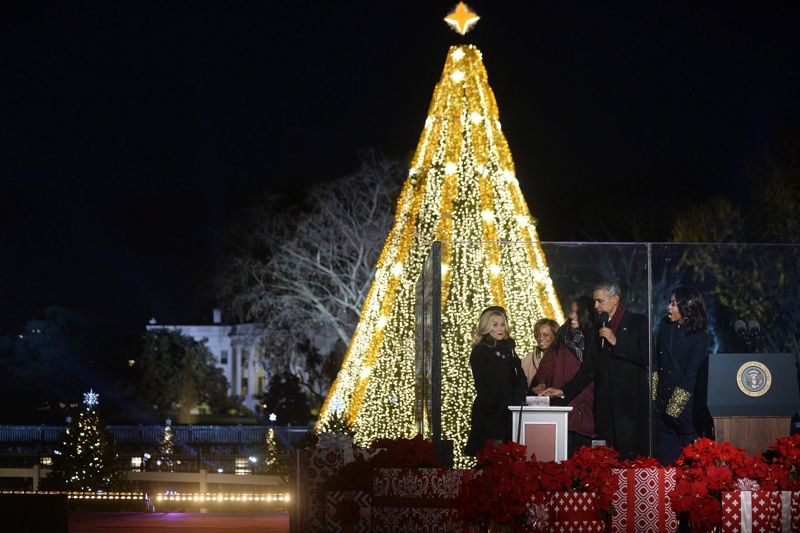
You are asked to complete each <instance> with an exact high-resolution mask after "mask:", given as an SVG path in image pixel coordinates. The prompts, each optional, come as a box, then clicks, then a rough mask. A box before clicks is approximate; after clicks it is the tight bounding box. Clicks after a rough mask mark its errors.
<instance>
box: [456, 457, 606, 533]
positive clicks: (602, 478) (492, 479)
mask: <svg viewBox="0 0 800 533" xmlns="http://www.w3.org/2000/svg"><path fill="white" fill-rule="evenodd" d="M526 455H527V453H526V448H525V446H523V445H521V444H517V443H514V442H509V443H506V444H499V445H497V447H494V446H493V445H492V444H491V443H489V444H487V446H486V448H485V449H484V450H483V451H482V452H481V453H479V454H478V456H477V463H478V464H477V467H476V469H475V471H474V474H473V476H472V477H471V478H469V479H467V480H466V481H465V482H464V483H462V484H461V487H460V492H459V512H460V515H461V517H462V518H463V519H464V520H467V521H470V522H474V523H477V524H480V525H481V526H483V527H487V528H495V529H496V530H500V531H514V532H517V531H538V530H539V528H540V527H541V526H542V523H541V518H542V517H541V516H540V514H538V511H537V509H536V505H535V503H534V500H533V498H534V493H536V492H540V491H543V492H593V493H595V494H596V495H597V501H598V506H599V508H600V509H601V512H605V513H609V514H613V513H614V506H613V505H612V503H611V498H612V496H613V494H614V492H615V491H616V490H617V487H618V480H617V478H616V476H614V475H613V474H612V471H611V469H612V468H614V467H617V466H619V463H617V457H618V456H619V452H617V451H616V450H614V449H613V448H608V447H605V446H598V447H596V448H589V447H585V448H581V449H580V450H578V451H577V452H575V454H574V455H573V456H572V457H571V458H569V459H567V460H566V461H562V462H561V463H557V462H555V461H536V457H535V456H533V457H532V458H531V460H530V461H528V460H526Z"/></svg>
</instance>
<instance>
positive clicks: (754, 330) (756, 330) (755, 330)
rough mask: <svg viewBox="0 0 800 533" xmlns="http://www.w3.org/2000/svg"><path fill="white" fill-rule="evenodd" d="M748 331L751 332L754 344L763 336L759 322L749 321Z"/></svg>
mask: <svg viewBox="0 0 800 533" xmlns="http://www.w3.org/2000/svg"><path fill="white" fill-rule="evenodd" d="M747 331H749V332H750V338H751V339H752V342H756V341H758V337H759V336H760V335H761V326H759V325H758V322H756V321H755V320H751V321H749V322H748V323H747Z"/></svg>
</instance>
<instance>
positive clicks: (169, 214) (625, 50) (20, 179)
mask: <svg viewBox="0 0 800 533" xmlns="http://www.w3.org/2000/svg"><path fill="white" fill-rule="evenodd" d="M455 3H456V2H440V1H434V0H425V1H422V0H419V1H409V2H396V3H390V2H376V1H371V2H326V3H324V4H323V5H321V6H320V5H319V4H321V3H318V2H276V1H258V2H256V1H251V2H236V1H225V2H222V1H220V2H201V1H191V2H189V1H185V2H167V1H158V2H156V1H153V2H146V1H136V2H120V1H113V2H108V1H98V2H77V1H69V2H45V3H39V2H28V1H26V2H15V3H14V5H12V6H11V7H8V6H6V7H4V8H3V10H2V12H0V43H1V44H2V54H1V55H0V68H1V69H2V80H3V81H2V85H0V113H2V119H0V183H2V208H0V253H2V261H1V262H0V333H7V332H9V331H11V330H13V329H14V328H16V327H18V326H19V325H21V324H22V323H24V322H25V321H26V320H27V319H28V318H30V317H31V316H32V315H33V313H34V312H36V311H37V310H38V309H41V308H42V307H43V306H44V305H47V304H54V305H59V306H62V307H66V308H69V309H76V310H82V311H86V312H89V313H93V314H98V315H102V316H105V317H107V318H110V319H112V320H114V321H116V322H117V323H119V324H124V325H125V326H126V327H127V326H129V327H133V328H143V326H144V324H145V323H146V322H147V320H148V319H150V318H151V317H155V318H156V319H157V320H158V322H160V323H165V324H166V323H189V322H198V321H208V320H209V318H210V315H211V309H210V308H209V304H208V302H207V301H206V300H204V299H203V298H202V297H201V296H200V291H199V288H200V287H201V285H202V283H203V282H204V280H207V279H208V277H209V276H210V275H211V274H212V272H213V267H214V264H215V261H217V260H218V259H219V257H218V250H219V248H218V242H219V241H218V235H219V233H220V232H221V231H223V230H224V229H225V227H226V224H227V222H228V221H229V220H230V219H231V217H232V216H235V214H236V213H237V212H238V211H241V210H243V209H245V208H246V207H247V206H248V205H249V204H250V203H251V202H252V201H253V198H254V197H255V196H257V195H259V194H261V193H264V192H268V191H271V192H279V191H292V190H296V189H297V188H298V187H302V186H305V185H309V184H312V183H314V182H317V181H323V180H331V179H335V178H337V177H340V176H342V175H345V174H348V173H350V172H352V171H353V170H355V169H356V168H357V166H358V158H357V154H358V151H359V150H360V149H364V148H375V149H378V150H380V151H382V152H383V153H384V154H385V155H387V156H390V157H397V158H402V159H405V158H407V157H408V156H409V154H410V153H411V152H413V150H414V149H415V148H416V143H417V140H418V138H419V135H420V133H421V131H422V126H423V123H424V120H425V117H426V114H427V109H428V105H429V103H430V99H431V96H432V93H433V88H434V85H435V84H436V82H437V81H438V80H439V77H440V75H441V71H442V68H443V66H444V60H445V56H446V53H447V50H448V47H449V46H451V45H454V44H460V43H471V44H475V45H476V46H478V48H479V49H480V50H481V51H482V52H483V59H484V64H485V65H486V68H487V71H488V74H489V83H490V85H491V86H492V88H493V89H494V92H495V96H496V98H497V101H498V105H499V109H500V119H501V122H502V124H503V131H504V133H505V135H506V138H507V139H508V141H509V144H510V147H511V151H512V154H513V155H514V160H515V163H516V170H517V175H518V177H519V180H520V185H521V187H522V190H523V193H524V194H525V196H526V199H527V201H528V204H529V206H530V209H531V212H532V214H533V215H534V216H535V217H537V218H538V219H539V221H540V223H539V235H540V237H541V239H542V240H544V241H556V240H575V239H576V237H575V236H576V235H578V234H580V233H579V232H578V231H577V230H578V229H579V228H576V227H575V226H576V225H588V224H591V221H592V220H593V218H595V217H599V218H603V219H604V220H609V219H613V218H615V217H618V216H619V215H618V214H619V213H621V212H629V211H630V210H633V209H641V208H642V207H643V206H644V207H645V208H648V207H649V206H660V207H662V208H663V207H664V206H672V205H674V206H675V207H676V209H677V208H679V207H681V206H683V205H684V204H687V203H691V202H693V201H697V200H701V199H703V198H706V197H708V196H709V195H711V194H715V193H719V194H726V195H730V196H732V197H734V198H735V199H737V201H740V202H744V201H746V194H747V186H746V176H747V171H748V168H749V167H751V166H752V165H753V163H754V162H757V161H758V160H759V159H760V158H761V157H762V155H763V153H764V152H765V150H766V149H767V148H769V147H771V146H773V145H774V143H775V142H777V140H779V139H780V138H782V137H783V136H785V135H786V132H787V131H791V130H792V129H795V130H797V129H798V128H799V127H800V29H799V28H800V2H797V1H782V2H755V1H753V2H746V3H742V2H722V1H719V2H672V3H665V2H659V3H656V2H646V3H641V2H640V3H633V2H597V1H563V0H561V1H547V2H525V3H522V2H511V1H498V0H492V1H488V0H484V1H481V0H475V1H474V2H471V3H470V5H471V7H473V8H474V10H475V11H476V12H477V13H478V14H479V15H480V16H481V21H480V22H479V23H478V24H477V26H476V28H475V29H474V30H472V31H471V32H470V33H468V34H467V35H466V36H465V37H461V36H460V35H458V34H456V33H454V32H453V31H451V30H450V29H448V27H447V25H446V24H445V23H444V22H443V20H442V19H443V17H444V16H445V15H446V14H447V13H448V12H449V10H450V9H451V8H452V7H454V5H455ZM641 4H646V5H641ZM660 212H663V213H665V215H666V216H664V217H663V218H664V220H663V224H664V227H668V226H669V224H670V223H671V220H670V219H669V216H670V212H671V210H670V209H662V210H661V211H655V210H654V213H660ZM659 216H660V215H659Z"/></svg>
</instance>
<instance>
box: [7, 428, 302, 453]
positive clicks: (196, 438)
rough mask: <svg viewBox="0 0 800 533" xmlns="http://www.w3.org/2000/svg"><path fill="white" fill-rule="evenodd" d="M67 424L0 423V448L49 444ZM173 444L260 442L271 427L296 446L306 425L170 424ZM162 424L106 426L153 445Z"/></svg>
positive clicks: (127, 440) (124, 438) (121, 440)
mask: <svg viewBox="0 0 800 533" xmlns="http://www.w3.org/2000/svg"><path fill="white" fill-rule="evenodd" d="M65 427H66V426H0V448H9V447H15V446H16V447H23V448H24V447H30V446H31V445H33V446H37V445H38V446H41V445H45V444H52V443H54V442H56V441H57V439H58V436H59V434H60V433H61V432H62V431H63V430H64V429H65ZM170 427H171V428H172V439H173V442H175V443H176V445H181V444H185V445H190V446H191V445H198V444H203V445H209V444H220V445H226V444H233V445H262V444H264V442H265V441H266V438H267V432H268V431H269V430H270V429H272V430H274V432H275V438H276V440H277V441H278V442H280V443H281V444H282V445H283V446H285V447H294V446H296V445H297V444H298V443H299V442H300V441H301V440H303V438H305V436H306V435H307V434H308V432H309V429H308V428H307V427H293V426H193V425H173V426H170ZM164 428H165V426H162V425H148V426H141V425H140V426H106V429H107V430H108V432H109V433H110V434H111V436H112V437H114V441H115V442H116V443H117V444H123V445H127V444H141V445H143V446H152V445H155V444H157V443H159V442H160V441H161V439H163V438H164Z"/></svg>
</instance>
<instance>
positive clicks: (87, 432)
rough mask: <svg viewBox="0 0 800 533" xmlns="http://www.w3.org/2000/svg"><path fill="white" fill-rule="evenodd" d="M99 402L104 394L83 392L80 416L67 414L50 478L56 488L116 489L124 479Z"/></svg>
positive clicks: (55, 451)
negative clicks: (99, 411) (65, 424)
mask: <svg viewBox="0 0 800 533" xmlns="http://www.w3.org/2000/svg"><path fill="white" fill-rule="evenodd" d="M99 404H100V396H99V395H98V394H97V393H96V392H94V390H90V391H89V392H87V393H84V395H83V408H82V409H81V411H80V413H78V416H77V417H68V418H67V427H66V428H65V429H64V431H63V432H62V433H61V435H60V436H59V445H58V447H57V448H56V449H55V450H54V453H53V464H52V472H51V474H50V476H48V480H47V484H49V485H52V487H53V488H55V489H60V490H77V491H84V492H95V491H100V490H104V491H108V490H113V489H116V488H119V486H120V484H121V483H122V479H123V476H122V473H121V472H120V471H119V470H118V468H117V453H116V451H115V444H114V440H113V439H112V437H111V435H110V434H109V433H108V431H107V430H106V428H105V424H104V423H103V422H102V420H101V418H100V415H99V413H98V410H97V409H98V406H99Z"/></svg>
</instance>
